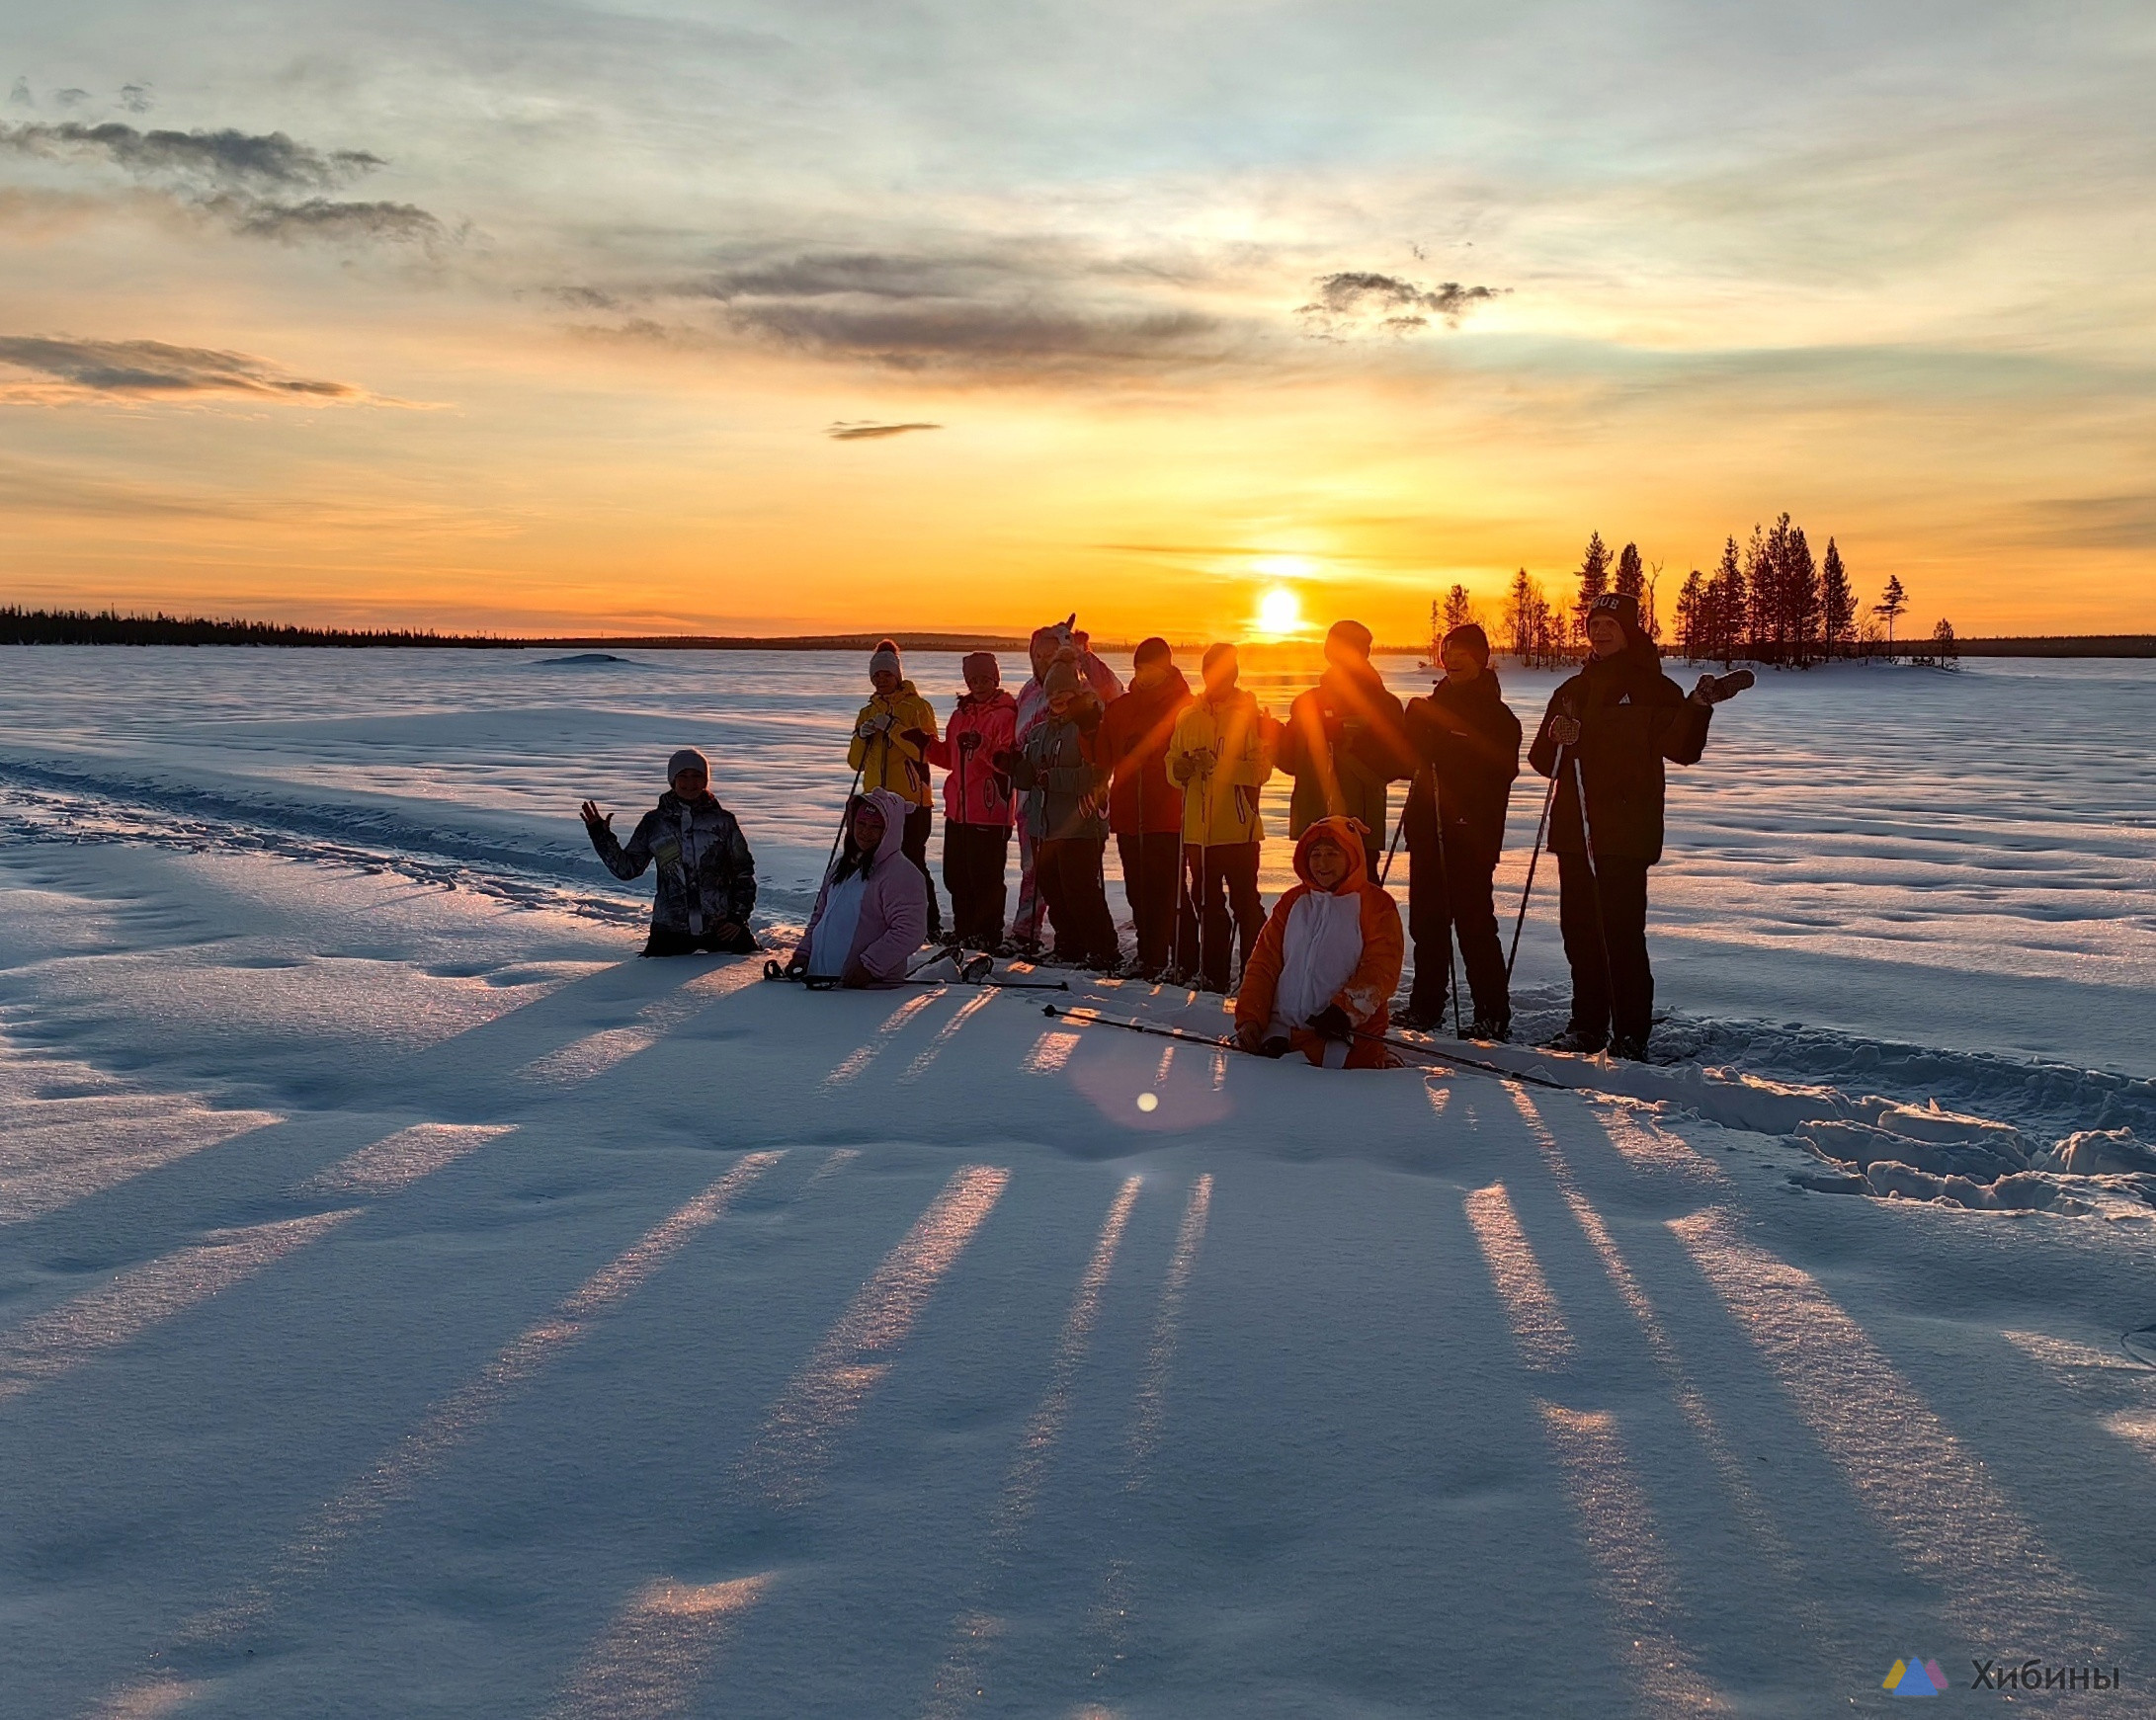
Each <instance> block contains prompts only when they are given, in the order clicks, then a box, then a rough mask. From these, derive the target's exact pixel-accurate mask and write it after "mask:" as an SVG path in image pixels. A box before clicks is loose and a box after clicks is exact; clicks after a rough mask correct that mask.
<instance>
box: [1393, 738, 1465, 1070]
mask: <svg viewBox="0 0 2156 1720" xmlns="http://www.w3.org/2000/svg"><path fill="white" fill-rule="evenodd" d="M1437 786H1438V785H1437V783H1436V781H1435V780H1433V781H1432V782H1431V784H1430V797H1431V800H1432V802H1433V803H1434V804H1435V805H1436V807H1437V813H1438V888H1439V889H1441V890H1443V891H1444V892H1445V971H1446V977H1447V978H1448V979H1450V980H1451V985H1452V1037H1453V1038H1455V1039H1464V1038H1466V1036H1467V1035H1466V1034H1465V1033H1463V1032H1461V1031H1460V1030H1459V962H1458V960H1457V958H1456V957H1455V955H1454V953H1453V938H1452V934H1453V932H1454V931H1455V930H1457V928H1458V926H1459V912H1458V909H1459V905H1458V904H1457V903H1456V902H1454V901H1453V900H1452V868H1451V862H1450V861H1449V860H1447V859H1446V855H1445V803H1444V801H1442V800H1440V799H1439V798H1438V793H1437ZM1400 816H1401V818H1402V819H1405V818H1406V816H1407V814H1406V813H1404V812H1403V813H1401V814H1400Z"/></svg>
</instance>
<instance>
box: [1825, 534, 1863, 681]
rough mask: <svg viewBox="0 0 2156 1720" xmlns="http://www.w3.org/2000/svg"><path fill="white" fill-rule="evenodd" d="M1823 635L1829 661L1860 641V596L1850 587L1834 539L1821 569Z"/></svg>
mask: <svg viewBox="0 0 2156 1720" xmlns="http://www.w3.org/2000/svg"><path fill="white" fill-rule="evenodd" d="M1819 610H1820V617H1819V620H1820V632H1821V637H1822V641H1823V642H1824V644H1825V646H1826V653H1827V655H1828V656H1829V657H1833V656H1835V655H1836V654H1837V653H1838V652H1839V651H1840V649H1841V648H1842V647H1843V646H1845V645H1852V644H1855V643H1856V640H1857V593H1856V591H1855V589H1854V588H1852V586H1851V585H1850V583H1849V569H1848V568H1846V567H1844V566H1843V565H1842V552H1841V550H1840V549H1838V548H1836V547H1835V542H1834V539H1833V538H1831V537H1829V538H1828V539H1827V558H1826V560H1825V561H1823V562H1822V563H1821V564H1820V567H1819Z"/></svg>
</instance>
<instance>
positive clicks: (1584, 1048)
mask: <svg viewBox="0 0 2156 1720" xmlns="http://www.w3.org/2000/svg"><path fill="white" fill-rule="evenodd" d="M1609 1042H1610V1035H1609V1034H1607V1033H1590V1032H1588V1031H1587V1030H1586V1029H1585V1028H1584V1027H1581V1026H1578V1025H1573V1026H1568V1027H1566V1028H1565V1030H1564V1031H1563V1032H1561V1033H1559V1034H1558V1035H1557V1036H1556V1037H1555V1038H1554V1039H1544V1040H1543V1041H1542V1049H1543V1050H1545V1051H1570V1052H1572V1053H1574V1054H1575V1055H1578V1056H1583V1057H1592V1056H1594V1055H1595V1054H1596V1053H1597V1052H1598V1051H1600V1050H1601V1049H1602V1048H1603V1047H1604V1046H1605V1045H1607V1044H1609Z"/></svg>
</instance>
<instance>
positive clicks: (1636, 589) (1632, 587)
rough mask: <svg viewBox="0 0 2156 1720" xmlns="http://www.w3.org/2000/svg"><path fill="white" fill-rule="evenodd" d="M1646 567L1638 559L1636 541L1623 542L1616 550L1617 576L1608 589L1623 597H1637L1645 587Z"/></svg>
mask: <svg viewBox="0 0 2156 1720" xmlns="http://www.w3.org/2000/svg"><path fill="white" fill-rule="evenodd" d="M1646 581H1647V574H1646V569H1645V568H1644V567H1643V566H1642V565H1641V563H1640V559H1639V545H1638V544H1636V543H1627V544H1625V546H1624V547H1623V548H1622V549H1621V550H1619V551H1618V552H1617V578H1616V579H1614V580H1612V581H1611V583H1610V589H1611V590H1612V591H1614V592H1620V593H1622V594H1623V595H1624V596H1625V597H1628V598H1633V599H1637V598H1638V596H1639V594H1640V593H1641V592H1642V591H1643V590H1645V589H1646Z"/></svg>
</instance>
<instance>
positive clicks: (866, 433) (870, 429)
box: [824, 424, 943, 442]
mask: <svg viewBox="0 0 2156 1720" xmlns="http://www.w3.org/2000/svg"><path fill="white" fill-rule="evenodd" d="M941 429H943V426H942V425H941V424H834V425H832V426H831V427H830V428H829V429H827V430H825V432H824V435H826V436H828V437H829V438H830V439H831V440H832V441H833V442H873V441H875V440H876V439H877V438H879V437H885V436H904V435H905V434H906V433H907V432H908V431H912V430H941Z"/></svg>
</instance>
